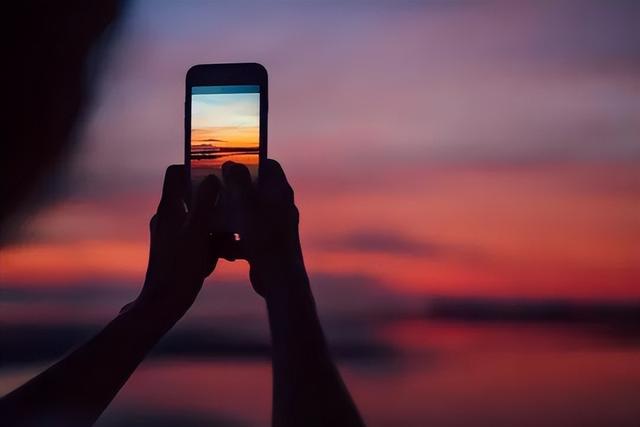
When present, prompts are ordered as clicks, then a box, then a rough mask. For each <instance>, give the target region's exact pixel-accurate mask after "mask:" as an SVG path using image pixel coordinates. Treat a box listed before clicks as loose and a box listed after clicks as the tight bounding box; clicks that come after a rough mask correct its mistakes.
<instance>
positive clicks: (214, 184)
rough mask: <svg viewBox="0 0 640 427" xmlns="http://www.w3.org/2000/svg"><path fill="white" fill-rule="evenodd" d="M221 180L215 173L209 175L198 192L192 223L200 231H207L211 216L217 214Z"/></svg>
mask: <svg viewBox="0 0 640 427" xmlns="http://www.w3.org/2000/svg"><path fill="white" fill-rule="evenodd" d="M220 186H221V184H220V180H219V179H218V178H217V177H216V176H215V175H209V176H207V177H206V178H205V179H204V181H202V183H200V186H199V187H198V191H197V193H196V198H195V203H194V208H193V211H192V214H191V218H190V225H191V227H192V228H193V229H195V230H196V231H198V232H202V233H205V232H207V231H208V230H207V227H208V225H209V222H210V220H211V218H212V217H213V216H214V215H215V211H216V204H217V202H218V195H219V193H220Z"/></svg>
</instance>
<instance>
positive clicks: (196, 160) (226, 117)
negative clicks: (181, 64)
mask: <svg viewBox="0 0 640 427" xmlns="http://www.w3.org/2000/svg"><path fill="white" fill-rule="evenodd" d="M267 89H268V79H267V70H266V69H265V68H264V67H263V66H262V65H260V64H257V63H238V64H200V65H194V66H193V67H191V68H190V69H189V71H188V72H187V77H186V92H185V103H184V106H185V151H184V153H185V162H184V164H185V167H186V169H187V172H188V173H187V176H188V179H189V182H188V183H187V185H188V194H189V196H188V197H187V203H188V204H190V203H191V198H192V195H193V192H194V191H195V189H196V188H197V186H198V185H199V183H200V182H201V181H202V180H203V179H204V178H205V177H206V176H207V175H210V174H214V175H217V176H218V178H220V179H222V165H223V164H224V163H225V162H227V161H234V162H236V163H242V164H244V165H246V166H247V168H248V169H249V172H250V173H251V177H252V179H253V180H254V181H257V180H258V177H259V175H260V164H261V162H262V161H264V160H265V159H266V158H267V114H268V111H269V102H268V93H267ZM213 231H221V232H233V230H230V229H229V226H228V221H225V220H224V219H218V220H216V221H214V224H213Z"/></svg>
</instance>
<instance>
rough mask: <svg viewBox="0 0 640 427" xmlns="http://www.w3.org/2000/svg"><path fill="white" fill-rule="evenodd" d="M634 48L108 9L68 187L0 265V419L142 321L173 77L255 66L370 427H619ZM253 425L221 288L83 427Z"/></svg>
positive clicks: (376, 5) (549, 27) (258, 308)
mask: <svg viewBox="0 0 640 427" xmlns="http://www.w3.org/2000/svg"><path fill="white" fill-rule="evenodd" d="M638 22H640V7H639V6H638V4H637V3H636V2H633V1H607V2H604V1H602V2H597V1H578V0H576V1H556V2H538V1H530V2H529V1H517V2H508V1H481V2H475V1H444V0H443V1H430V2H414V1H412V2H403V1H388V2H382V1H379V2H364V1H363V2H359V1H346V2H296V3H294V2H291V3H279V2H275V3H274V2H249V1H236V2H204V1H203V2H169V1H133V2H130V3H128V4H127V5H126V7H125V10H124V13H123V16H122V18H121V20H120V22H119V23H118V25H117V28H116V31H115V32H114V37H112V38H111V39H110V40H109V45H108V47H106V49H105V48H104V47H103V50H102V51H101V54H102V55H103V57H102V58H101V61H100V63H99V65H98V66H95V67H93V68H92V73H96V75H95V76H93V77H95V79H94V80H95V81H96V85H95V87H93V90H92V102H91V103H90V108H89V109H88V110H86V111H85V114H84V115H83V117H82V120H81V121H80V123H79V124H78V127H77V129H76V132H75V134H76V137H77V144H76V145H75V147H76V148H75V150H74V151H73V152H72V153H71V154H70V158H69V164H68V165H66V167H65V173H64V175H61V177H60V178H59V179H58V180H57V181H55V182H52V183H51V189H50V191H49V193H50V202H49V203H48V204H46V205H44V206H42V207H41V209H40V210H39V211H38V212H37V214H35V215H34V216H32V217H31V219H30V221H28V222H27V223H26V224H24V227H23V229H22V230H21V232H20V234H19V238H17V239H15V240H14V241H13V242H11V244H9V245H8V246H5V247H3V248H2V251H1V252H0V322H1V323H0V326H2V329H1V332H0V394H4V393H5V392H7V391H9V390H11V389H12V388H14V387H16V386H17V385H19V384H21V383H22V382H23V381H25V380H26V379H28V378H29V377H31V376H33V375H34V374H35V373H37V372H39V371H40V370H42V369H43V368H44V367H46V366H48V365H49V364H51V363H52V362H53V361H54V360H56V359H57V358H59V357H60V356H61V355H62V354H64V353H65V352H67V351H68V350H69V349H71V348H73V346H75V345H77V344H79V343H81V342H82V341H83V340H85V339H87V338H88V337H90V336H91V335H92V334H94V333H95V332H97V331H98V330H99V329H100V328H101V327H102V326H103V325H104V324H106V322H108V321H109V320H110V319H111V318H113V317H114V316H115V315H116V314H117V312H118V311H119V309H120V308H121V307H122V306H123V305H124V304H126V303H127V302H129V301H131V300H132V299H133V298H135V296H136V295H137V292H138V290H139V288H140V286H141V283H142V280H143V276H144V272H145V269H146V258H147V251H148V233H147V230H148V221H149V218H150V217H151V215H152V214H153V212H154V211H155V207H156V205H157V202H158V200H159V196H160V190H161V185H162V176H163V173H164V169H165V167H166V166H167V165H169V164H171V163H182V161H183V113H184V111H183V101H184V77H185V73H186V70H187V69H188V68H189V67H190V66H191V65H193V64H196V63H220V62H260V63H262V64H264V65H265V66H266V68H267V69H268V70H269V75H270V117H269V155H270V157H273V158H275V159H278V160H279V161H280V162H281V163H282V164H283V166H284V168H285V170H286V171H287V173H288V176H289V179H290V182H291V183H292V185H293V187H294V189H295V190H296V201H297V205H298V207H299V208H300V211H301V234H302V243H303V247H304V251H305V260H306V262H307V266H308V269H309V271H310V274H311V278H312V287H313V290H314V293H315V294H316V299H317V303H318V307H319V312H320V316H321V318H322V321H323V324H324V326H325V328H326V333H327V335H328V339H329V341H330V342H331V346H332V349H333V353H334V355H335V356H336V358H337V361H338V364H339V366H340V368H341V371H342V372H343V374H344V377H345V381H346V383H347V385H348V387H349V388H350V390H351V392H352V394H353V396H354V399H355V401H356V402H357V404H358V406H359V407H360V410H361V412H362V414H363V416H364V418H365V420H366V421H367V423H368V425H370V426H379V427H382V426H407V427H411V426H437V427H449V426H468V425H470V424H471V423H472V424H473V425H474V426H492V427H500V426H542V425H544V426H563V427H566V426H610V425H615V426H621V427H624V426H637V423H638V420H640V406H638V402H639V401H640V363H639V362H640V168H639V167H638V163H639V161H640V140H639V136H640V26H638ZM33 105H34V122H37V120H38V103H37V100H33ZM270 404H271V368H270V359H269V337H268V328H267V324H266V311H265V308H264V303H263V301H262V300H261V299H260V298H259V297H258V296H257V295H255V294H254V293H253V291H252V290H251V288H250V286H249V285H248V269H247V266H246V264H245V263H243V262H236V263H228V262H224V261H222V262H220V264H219V265H218V267H217V269H216V272H215V273H214V275H213V277H212V278H210V279H209V280H208V281H207V283H206V284H205V288H204V290H203V292H202V294H201V296H200V298H199V299H198V301H197V302H196V304H195V306H194V307H193V309H192V310H191V311H190V312H189V313H188V314H187V316H186V317H185V318H184V319H183V320H182V321H181V322H180V324H179V325H178V326H177V327H176V328H175V329H174V330H173V331H172V332H171V333H170V334H169V335H168V336H167V337H165V339H164V340H163V341H162V342H161V343H160V345H159V346H158V348H157V349H156V350H155V351H154V353H153V354H152V355H151V357H150V358H148V359H147V360H146V361H145V362H144V363H143V364H142V366H141V367H140V368H139V370H138V371H137V372H136V373H135V374H134V375H133V377H132V378H131V380H130V381H129V383H128V384H127V385H126V386H125V387H124V388H123V390H122V391H121V392H120V394H119V395H118V396H117V397H116V399H115V401H114V402H113V404H112V405H111V406H110V407H109V408H108V410H107V411H106V412H105V414H104V415H103V417H102V418H101V420H100V421H99V422H98V425H99V426H102V427H106V426H115V425H129V426H130V425H155V426H170V425H180V426H187V427H189V426H199V425H212V426H263V425H268V423H269V417H270Z"/></svg>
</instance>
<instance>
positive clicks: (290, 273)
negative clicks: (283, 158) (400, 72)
mask: <svg viewBox="0 0 640 427" xmlns="http://www.w3.org/2000/svg"><path fill="white" fill-rule="evenodd" d="M223 177H224V183H220V181H219V180H218V179H217V178H216V177H215V176H213V175H210V176H209V177H207V178H206V179H205V181H204V182H203V183H202V184H201V185H200V188H199V189H198V192H197V195H196V198H195V202H194V208H193V210H192V211H191V212H187V211H186V209H185V207H184V206H185V203H184V196H185V186H184V182H185V176H184V168H183V167H182V166H181V165H175V166H171V167H169V168H168V169H167V173H166V175H165V182H164V187H163V191H162V198H161V200H160V204H159V206H158V211H157V212H156V214H155V215H154V216H153V218H152V219H151V224H150V228H151V250H150V255H149V266H148V270H147V275H146V279H145V282H144V286H143V288H142V291H141V292H140V295H139V296H138V298H137V299H136V300H135V301H133V302H132V303H130V304H128V305H127V306H125V307H124V308H123V309H122V311H121V313H120V314H119V315H118V316H117V317H116V318H115V319H114V320H113V321H112V322H111V323H109V325H107V327H106V328H105V329H104V330H102V332H100V333H99V334H98V335H97V336H96V337H94V338H93V339H92V340H91V341H89V342H88V343H87V344H85V345H84V346H82V347H80V348H79V349H77V350H76V351H74V352H73V353H71V354H70V355H69V356H67V357H66V358H65V359H63V360H62V361H60V362H58V363H57V364H55V365H54V366H52V367H51V368H49V369H47V370H46V371H45V372H43V373H42V374H40V375H38V376H37V377H35V378H33V379H32V380H31V381H29V382H27V383H26V384H24V385H23V386H22V387H20V388H18V389H17V390H15V391H13V392H12V393H10V394H8V395H7V396H5V397H4V398H3V399H2V400H1V401H0V415H1V417H2V419H3V421H4V422H5V423H7V425H25V426H40V425H42V426H54V425H60V426H86V425H91V424H92V423H93V422H95V420H96V419H97V418H98V417H99V416H100V414H101V413H102V412H103V411H104V409H105V408H106V407H107V405H108V404H109V403H110V402H111V400H112V399H113V398H114V397H115V395H116V393H117V392H118V390H120V388H121V387H122V386H123V385H124V383H125V382H126V381H127V379H128V378H129V376H130V375H131V374H132V373H133V371H134V370H135V368H136V367H137V366H138V364H139V363H140V362H141V361H142V360H143V359H144V357H145V355H146V354H147V353H148V352H149V351H150V350H151V348H152V347H153V346H154V345H155V344H156V343H157V342H158V340H159V339H160V338H161V337H162V336H163V335H164V334H165V333H166V332H168V331H169V330H170V329H171V328H172V327H173V325H175V324H176V322H177V321H178V320H179V319H180V318H181V317H182V316H183V315H184V314H185V313H186V311H187V310H188V309H189V307H190V306H191V305H192V304H193V302H194V300H195V298H196V297H197V295H198V292H199V291H200V289H201V287H202V283H203V281H204V279H205V278H206V277H207V276H209V275H210V274H211V273H212V271H213V270H214V268H215V266H216V263H217V260H218V256H217V255H216V254H217V253H219V250H220V249H219V245H218V244H217V242H216V238H215V236H214V237H211V236H210V235H209V232H208V226H209V219H210V218H211V217H212V216H214V215H215V214H216V210H217V209H218V205H217V204H216V200H218V195H219V193H220V192H221V191H224V192H225V200H228V201H230V204H228V205H225V209H232V210H233V212H234V217H235V218H236V223H235V227H236V229H237V230H238V231H239V232H240V234H241V236H243V238H242V240H240V241H239V242H238V244H237V247H236V249H235V251H236V253H237V254H238V256H239V257H242V258H245V259H247V260H248V262H249V266H250V274H249V275H250V279H251V284H252V286H253V288H254V289H255V291H256V292H257V293H258V294H259V295H261V296H262V297H263V298H264V299H265V301H266V304H267V309H268V314H269V326H270V330H271V340H272V352H273V417H272V418H273V425H276V426H288V425H292V426H293V425H306V426H313V425H318V426H320V425H322V426H333V425H345V426H360V425H363V423H362V421H361V419H360V416H359V415H358V412H357V410H356V407H355V405H354V404H353V402H352V400H351V398H350V396H349V393H348V391H347V389H346V388H345V386H344V384H343V382H342V380H341V378H340V375H339V373H338V370H337V369H336V367H335V364H334V363H333V361H332V359H331V356H330V354H329V351H328V348H327V344H326V341H325V338H324V335H323V332H322V328H321V326H320V322H319V320H318V316H317V314H316V309H315V303H314V300H313V296H312V293H311V289H310V287H309V279H308V277H307V273H306V270H305V267H304V261H303V257H302V250H301V247H300V241H299V237H298V211H297V209H296V207H295V205H294V200H293V190H292V189H291V187H290V186H289V184H288V183H287V180H286V177H285V175H284V172H283V171H282V168H281V167H280V165H279V164H278V163H277V162H276V161H274V160H267V161H266V162H265V163H264V164H263V168H262V173H261V176H260V184H259V185H258V186H254V184H253V183H252V180H251V177H250V175H249V171H248V169H247V168H246V167H245V166H244V165H240V164H237V163H231V162H228V163H226V164H225V165H224V167H223ZM212 398H213V399H215V396H213V397H212Z"/></svg>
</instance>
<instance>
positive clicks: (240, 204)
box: [222, 162, 254, 235]
mask: <svg viewBox="0 0 640 427" xmlns="http://www.w3.org/2000/svg"><path fill="white" fill-rule="evenodd" d="M222 177H223V179H224V200H223V210H224V212H225V215H226V219H225V223H226V224H227V225H228V227H230V230H232V231H236V232H239V233H240V235H242V234H243V233H245V232H246V228H247V226H248V224H247V222H248V219H249V217H250V215H251V212H250V211H251V206H252V204H253V201H254V188H253V183H252V182H251V174H250V173H249V169H247V167H246V166H245V165H242V164H240V163H234V162H226V163H225V164H224V165H222Z"/></svg>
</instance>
